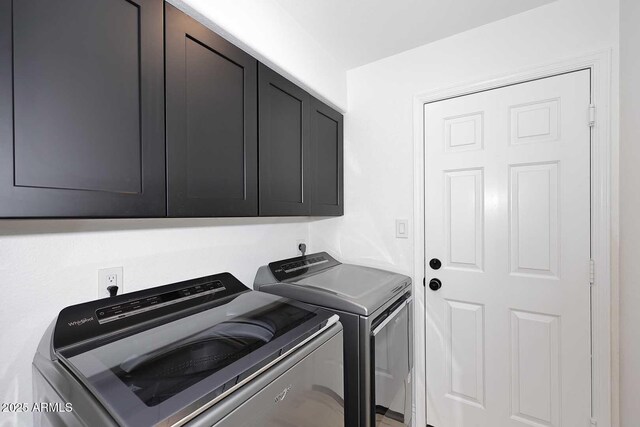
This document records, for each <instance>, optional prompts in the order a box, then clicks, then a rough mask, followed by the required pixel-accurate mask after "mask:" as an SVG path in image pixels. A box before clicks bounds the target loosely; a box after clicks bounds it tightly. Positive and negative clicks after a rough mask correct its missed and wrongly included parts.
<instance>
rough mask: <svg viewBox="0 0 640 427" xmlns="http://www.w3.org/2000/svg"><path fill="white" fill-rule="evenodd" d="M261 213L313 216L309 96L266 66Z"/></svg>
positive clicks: (262, 80) (261, 90)
mask: <svg viewBox="0 0 640 427" xmlns="http://www.w3.org/2000/svg"><path fill="white" fill-rule="evenodd" d="M259 100H260V101H259V102H260V110H259V114H260V120H259V122H260V130H259V134H260V137H259V138H260V215H265V216H277V215H283V216H284V215H309V212H310V206H311V200H310V193H311V174H310V160H311V150H310V148H311V146H310V126H309V111H310V97H309V95H308V94H307V93H306V92H305V91H304V90H302V89H300V88H299V87H297V86H296V85H294V84H293V83H291V82H290V81H288V80H287V79H285V78H284V77H282V76H280V75H278V74H276V73H275V72H274V71H272V70H270V69H269V68H267V67H266V66H264V65H262V64H261V65H260V71H259Z"/></svg>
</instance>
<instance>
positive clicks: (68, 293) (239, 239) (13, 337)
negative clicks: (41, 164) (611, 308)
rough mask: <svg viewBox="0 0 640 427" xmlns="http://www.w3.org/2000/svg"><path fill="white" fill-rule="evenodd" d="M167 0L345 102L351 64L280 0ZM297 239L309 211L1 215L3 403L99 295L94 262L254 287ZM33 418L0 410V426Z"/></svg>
mask: <svg viewBox="0 0 640 427" xmlns="http://www.w3.org/2000/svg"><path fill="white" fill-rule="evenodd" d="M171 3H173V4H175V5H176V6H178V7H179V8H181V9H183V10H188V11H189V12H190V14H193V15H194V16H196V18H197V19H199V20H201V22H204V23H205V24H206V25H208V26H209V27H211V28H213V29H215V30H216V31H217V32H219V33H221V34H222V35H223V36H225V37H227V38H228V39H229V40H231V41H233V42H234V43H236V44H237V45H238V46H240V47H241V48H243V49H244V50H246V51H247V52H249V53H251V54H253V55H254V56H255V57H256V58H258V59H259V60H261V61H262V62H264V63H265V64H267V65H269V66H271V67H272V68H274V69H276V70H277V71H280V72H281V73H283V74H284V75H286V76H287V77H289V78H291V79H292V80H294V81H295V82H297V83H298V84H300V85H301V86H303V87H304V88H305V89H307V90H308V91H309V92H310V93H312V94H313V95H315V96H317V97H318V98H320V99H322V100H324V101H325V102H328V103H329V104H331V105H333V106H334V107H336V108H338V109H340V110H343V111H344V110H345V107H346V72H345V70H344V69H343V68H341V67H340V66H338V65H337V63H336V61H335V60H334V59H333V57H331V55H330V54H329V53H327V52H326V51H325V50H323V49H322V48H321V47H320V46H319V45H318V43H317V42H316V41H315V40H314V39H313V38H312V37H311V36H309V35H308V33H307V32H306V31H305V30H304V29H303V28H302V27H300V25H298V24H297V23H296V22H295V21H293V19H292V18H291V17H290V16H289V15H288V14H287V13H286V12H285V11H284V10H282V8H281V7H280V6H278V5H277V3H276V2H274V1H271V0H263V1H255V0H218V1H216V2H207V1H201V0H186V1H182V0H172V1H171ZM187 3H188V4H187ZM193 6H197V7H202V8H203V9H202V10H203V11H205V12H206V14H207V17H205V16H202V15H200V14H198V13H195V12H194V11H193V8H192V7H193ZM298 239H306V240H307V241H309V219H278V218H267V219H260V218H253V219H208V220H207V219H194V220H179V219H170V220H169V219H160V220H148V219H147V220H82V221H78V220H64V221H39V220H31V221H7V220H3V221H0V291H1V292H2V296H1V298H0V300H1V301H2V304H3V305H2V309H1V310H0V343H2V344H0V349H1V350H2V351H0V402H30V401H31V360H32V358H33V354H34V352H35V349H36V346H37V344H38V341H39V339H40V337H41V336H42V333H43V332H44V330H45V328H46V327H47V326H48V324H49V323H50V322H51V320H52V319H53V318H54V316H56V314H57V313H58V312H59V311H60V310H61V309H62V308H63V307H65V306H68V305H71V304H75V303H79V302H83V301H87V300H90V299H95V298H96V297H97V292H98V291H97V269H98V268H104V267H112V266H123V267H124V282H125V290H126V291H134V290H138V289H142V288H146V287H150V286H156V285H162V284H167V283H171V282H173V281H178V280H184V279H189V278H194V277H198V276H201V275H206V274H213V273H217V272H222V271H229V272H231V273H233V274H235V275H236V276H237V277H238V278H239V279H240V280H241V281H243V282H244V283H245V284H247V285H251V284H252V283H253V276H254V274H255V271H256V269H257V268H258V267H259V266H260V265H263V264H265V263H267V262H269V261H272V260H274V259H279V258H288V257H292V256H295V255H296V254H297V252H296V247H297V240H298ZM30 424H31V416H30V415H15V414H14V415H11V414H7V413H0V426H14V425H30Z"/></svg>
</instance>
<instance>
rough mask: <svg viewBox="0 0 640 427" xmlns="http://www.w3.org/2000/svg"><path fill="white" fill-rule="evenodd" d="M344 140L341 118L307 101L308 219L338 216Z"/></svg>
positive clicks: (340, 212) (324, 105) (342, 211)
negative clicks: (310, 171) (311, 217)
mask: <svg viewBox="0 0 640 427" xmlns="http://www.w3.org/2000/svg"><path fill="white" fill-rule="evenodd" d="M343 139H344V130H343V118H342V114H340V113H339V112H337V111H335V110H334V109H332V108H330V107H328V106H327V105H326V104H323V103H322V102H320V101H318V100H317V99H315V98H313V99H312V100H311V145H312V149H311V170H312V174H313V178H312V189H311V215H319V216H322V215H325V216H330V215H333V216H335V215H342V214H343V213H344V203H343V188H344V183H343V180H342V178H343V175H344V173H343V159H342V156H343V154H342V151H343V148H342V145H343Z"/></svg>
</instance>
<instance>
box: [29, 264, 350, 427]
mask: <svg viewBox="0 0 640 427" xmlns="http://www.w3.org/2000/svg"><path fill="white" fill-rule="evenodd" d="M342 342H343V340H342V326H341V325H340V323H339V322H338V316H336V315H335V314H332V313H330V312H329V311H327V310H323V309H320V308H318V307H313V306H310V305H307V304H303V303H300V302H297V301H292V300H289V299H287V298H282V297H277V296H274V295H268V294H265V293H262V292H255V291H251V290H249V289H248V288H247V287H245V286H244V285H243V284H242V283H240V282H239V281H238V280H237V279H236V278H235V277H233V276H232V275H231V274H229V273H223V274H219V275H214V276H208V277H203V278H199V279H194V280H189V281H185V282H180V283H174V284H171V285H166V286H162V287H157V288H153V289H148V290H144V291H139V292H133V293H129V294H123V295H120V296H116V297H112V298H106V299H101V300H97V301H92V302H88V303H85V304H80V305H75V306H71V307H68V308H65V309H64V310H62V311H61V312H60V314H59V316H58V317H57V319H56V320H54V322H53V323H52V325H51V326H50V327H49V329H48V330H47V332H46V333H45V335H44V337H43V338H42V341H41V343H40V346H39V348H38V351H37V353H36V355H35V358H34V361H33V378H34V397H35V401H36V402H48V403H51V404H53V405H55V404H59V405H57V406H58V407H60V408H68V407H67V406H65V405H66V404H68V403H70V404H71V405H72V411H69V412H67V411H65V410H62V411H53V412H41V413H37V414H36V415H35V420H34V421H35V424H36V425H37V426H91V427H94V426H118V425H120V426H135V427H144V426H177V425H189V426H217V427H222V426H238V425H242V426H256V427H257V426H272V427H275V426H283V425H296V426H307V427H316V426H318V427H319V426H327V427H334V426H335V427H340V426H343V425H344V403H343V401H342V398H341V396H342V393H343V376H342V371H341V365H342Z"/></svg>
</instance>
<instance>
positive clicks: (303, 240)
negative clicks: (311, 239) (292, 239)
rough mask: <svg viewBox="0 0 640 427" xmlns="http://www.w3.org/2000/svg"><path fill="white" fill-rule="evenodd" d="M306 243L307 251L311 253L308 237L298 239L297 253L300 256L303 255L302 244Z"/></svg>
mask: <svg viewBox="0 0 640 427" xmlns="http://www.w3.org/2000/svg"><path fill="white" fill-rule="evenodd" d="M302 244H304V245H306V247H307V253H309V245H308V244H307V240H306V239H298V240H296V255H297V256H300V255H302V253H301V252H300V245H302Z"/></svg>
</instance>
